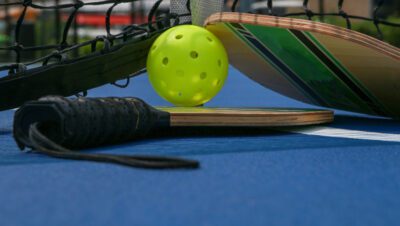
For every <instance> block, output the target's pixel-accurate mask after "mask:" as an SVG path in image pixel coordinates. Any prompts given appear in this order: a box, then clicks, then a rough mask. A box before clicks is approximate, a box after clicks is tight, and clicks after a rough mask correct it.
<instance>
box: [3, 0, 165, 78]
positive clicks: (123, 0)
mask: <svg viewBox="0 0 400 226" xmlns="http://www.w3.org/2000/svg"><path fill="white" fill-rule="evenodd" d="M137 2H138V1H137V0H103V1H101V0H99V1H93V0H91V1H79V0H76V1H59V0H54V1H34V0H3V1H0V11H1V12H2V13H1V14H0V17H2V18H3V19H4V21H3V23H1V24H2V25H0V27H1V26H2V27H3V28H4V29H3V30H5V32H4V33H5V34H6V35H3V36H6V38H3V39H4V40H3V42H1V45H0V56H3V58H2V61H11V63H7V64H6V65H3V66H1V65H0V78H1V77H4V76H5V75H12V74H15V73H17V72H18V71H21V70H24V69H26V67H32V66H36V65H42V64H43V63H44V62H48V61H49V60H50V61H51V59H52V58H54V55H55V54H54V53H55V52H57V55H60V54H63V55H64V56H68V57H69V58H78V57H81V56H82V55H85V54H88V53H90V52H94V51H96V50H98V49H101V48H99V47H101V46H104V44H103V42H104V41H108V43H110V44H111V45H114V44H118V43H123V42H126V41H127V40H129V39H131V38H133V37H138V36H140V35H143V34H145V33H148V32H151V31H152V30H154V24H152V23H149V24H137V23H135V22H137V21H138V17H137V16H135V15H134V13H133V11H135V13H136V14H139V13H142V14H143V13H145V11H144V10H142V9H141V10H135V6H136V5H137V4H136V3H137ZM153 3H155V1H153ZM126 4H132V7H131V8H130V9H129V10H128V11H127V12H126V14H127V15H128V16H122V15H121V12H120V11H119V10H118V6H120V5H126ZM140 5H142V4H140ZM153 5H154V4H151V6H149V7H150V8H149V9H148V10H147V11H150V12H148V13H151V14H152V15H151V17H152V16H153V15H154V14H155V12H151V7H152V6H153ZM146 6H148V5H146ZM158 7H159V6H158ZM94 9H96V10H95V11H94ZM92 11H94V12H96V13H97V14H92ZM114 11H115V12H114ZM114 14H115V15H114ZM90 15H91V16H90ZM148 18H150V17H145V19H142V20H141V21H140V22H144V20H146V22H151V20H150V21H148V20H149V19H148ZM151 19H152V18H151ZM121 21H123V22H121ZM99 22H100V25H98V24H97V26H98V27H97V29H96V31H97V34H95V35H94V36H95V37H91V38H81V37H80V36H79V32H82V31H85V30H86V29H89V28H88V27H87V26H85V23H95V25H94V26H96V23H99ZM81 24H82V25H81ZM29 25H37V26H29ZM116 26H117V27H119V28H120V29H113V28H114V27H116ZM80 28H83V29H80ZM35 33H39V34H40V38H38V39H40V40H35V41H34V42H32V41H31V43H29V42H28V43H27V41H26V40H27V38H31V39H32V37H29V36H34V34H35ZM0 41H1V40H0ZM99 42H101V43H100V44H99ZM95 47H98V48H97V49H96V50H95V49H94V48H95ZM21 63H23V64H21ZM7 70H8V73H6V72H5V71H7Z"/></svg>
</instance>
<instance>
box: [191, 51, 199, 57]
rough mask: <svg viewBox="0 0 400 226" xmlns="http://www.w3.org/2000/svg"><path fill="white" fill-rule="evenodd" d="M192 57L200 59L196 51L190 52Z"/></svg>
mask: <svg viewBox="0 0 400 226" xmlns="http://www.w3.org/2000/svg"><path fill="white" fill-rule="evenodd" d="M190 57H192V58H193V59H197V58H198V57H199V53H198V52H196V51H192V52H190Z"/></svg>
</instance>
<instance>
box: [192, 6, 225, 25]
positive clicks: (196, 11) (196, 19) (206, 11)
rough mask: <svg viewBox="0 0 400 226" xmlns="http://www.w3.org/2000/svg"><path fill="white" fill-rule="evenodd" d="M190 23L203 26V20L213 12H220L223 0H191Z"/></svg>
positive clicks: (222, 7)
mask: <svg viewBox="0 0 400 226" xmlns="http://www.w3.org/2000/svg"><path fill="white" fill-rule="evenodd" d="M190 9H191V11H192V23H193V24H195V25H199V26H203V24H204V21H205V20H206V19H207V17H209V16H210V15H211V14H213V13H217V12H222V11H223V9H224V0H191V1H190Z"/></svg>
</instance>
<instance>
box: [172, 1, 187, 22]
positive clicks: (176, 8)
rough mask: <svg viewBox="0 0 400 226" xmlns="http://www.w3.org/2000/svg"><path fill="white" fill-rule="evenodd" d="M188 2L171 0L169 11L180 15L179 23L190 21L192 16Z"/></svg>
mask: <svg viewBox="0 0 400 226" xmlns="http://www.w3.org/2000/svg"><path fill="white" fill-rule="evenodd" d="M189 3H190V2H189V1H187V0H171V3H170V4H171V5H170V12H171V13H175V14H178V15H187V16H182V17H181V19H180V22H181V23H191V21H192V17H191V16H190V4H189Z"/></svg>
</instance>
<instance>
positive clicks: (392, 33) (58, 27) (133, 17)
mask: <svg viewBox="0 0 400 226" xmlns="http://www.w3.org/2000/svg"><path fill="white" fill-rule="evenodd" d="M95 1H96V0H84V1H83V2H95ZM12 2H20V1H17V0H0V4H1V3H12ZM74 2H75V1H73V0H33V3H35V4H37V5H44V6H50V5H59V4H61V3H62V4H66V3H74ZM155 2H156V0H139V1H135V2H130V3H122V4H119V5H118V6H117V7H116V8H115V9H114V10H113V14H112V17H111V24H112V28H111V33H112V34H116V33H119V32H120V31H122V29H123V27H125V26H127V25H130V24H142V23H145V22H146V21H147V14H148V13H149V11H150V9H151V7H152V6H153V5H154V3H155ZM240 2H241V3H240V4H239V5H238V11H241V12H254V13H266V12H267V10H266V9H267V3H266V1H256V0H246V1H245V0H242V1H240ZM337 2H338V1H336V0H335V1H334V0H310V2H309V7H310V9H311V10H313V11H314V12H321V13H328V12H337V11H338V7H337ZM377 3H378V0H357V1H352V0H345V1H344V6H343V10H344V11H345V12H346V13H348V14H351V15H358V16H363V17H372V16H373V12H374V8H375V6H376V5H377ZM225 4H226V9H227V10H228V9H229V7H230V6H231V4H232V0H228V1H226V0H225ZM273 4H274V5H273V7H274V13H276V14H278V15H279V14H285V13H291V12H302V11H303V8H302V4H303V0H274V1H273ZM110 6H111V4H105V5H98V6H85V7H83V8H81V9H80V10H79V12H78V14H77V15H76V20H75V21H74V24H73V27H72V31H70V32H69V37H68V42H69V43H80V42H82V41H85V40H89V39H93V38H95V37H96V36H99V35H105V34H106V32H105V14H106V12H107V10H108V9H109V8H110ZM169 6H170V1H169V0H165V1H163V3H162V4H161V7H160V11H159V12H158V13H160V14H162V13H168V12H169ZM22 9H23V7H22V6H8V7H6V6H0V47H7V46H12V45H13V43H15V24H16V21H17V20H18V18H19V16H20V14H21V12H22ZM71 12H72V11H71V9H59V10H35V9H32V8H29V9H28V11H27V16H26V18H25V20H24V22H23V25H22V26H23V27H22V29H21V35H20V43H21V44H22V45H23V46H25V47H29V46H40V45H51V44H59V43H60V40H61V37H62V33H63V29H64V26H65V23H66V21H67V19H68V17H69V15H70V14H71ZM379 17H380V18H383V19H386V20H388V21H391V22H395V23H400V19H399V18H400V1H399V0H385V1H384V4H383V6H382V8H381V9H380V11H379ZM314 20H319V21H323V22H326V23H330V24H335V25H340V26H345V20H344V19H343V18H340V17H335V16H324V17H314ZM352 24H353V29H354V30H358V31H360V32H363V33H365V34H368V35H371V36H375V37H377V30H376V28H375V26H374V24H373V23H372V22H368V21H363V20H352ZM381 29H382V33H383V35H384V40H385V41H386V42H388V43H391V44H393V45H396V46H399V47H400V38H399V37H400V28H396V27H390V26H384V25H381ZM49 51H51V50H46V51H27V52H24V54H23V56H22V61H29V60H32V59H35V58H38V57H40V56H44V55H46V54H48V53H49ZM13 61H14V56H13V53H12V51H9V50H0V62H3V63H5V62H13Z"/></svg>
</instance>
